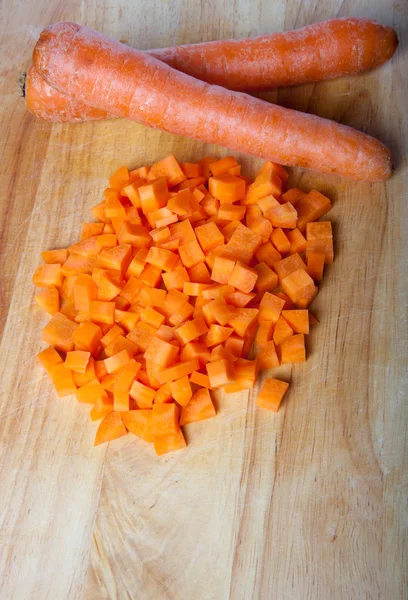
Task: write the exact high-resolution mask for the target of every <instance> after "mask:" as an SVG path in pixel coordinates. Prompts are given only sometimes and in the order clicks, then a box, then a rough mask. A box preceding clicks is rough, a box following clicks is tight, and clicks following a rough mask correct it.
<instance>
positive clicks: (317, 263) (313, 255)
mask: <svg viewBox="0 0 408 600" xmlns="http://www.w3.org/2000/svg"><path fill="white" fill-rule="evenodd" d="M325 262H326V252H316V251H315V250H309V252H308V254H307V272H308V274H309V275H310V277H311V278H312V279H314V280H315V281H317V282H319V281H321V280H322V279H323V272H324V263H325Z"/></svg>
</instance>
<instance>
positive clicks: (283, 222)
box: [265, 202, 298, 229]
mask: <svg viewBox="0 0 408 600" xmlns="http://www.w3.org/2000/svg"><path fill="white" fill-rule="evenodd" d="M265 216H266V217H267V218H268V219H269V220H270V222H271V223H272V225H273V227H284V228H286V229H294V228H295V227H296V223H297V217H298V214H297V211H296V208H295V207H294V206H293V204H291V203H290V202H285V204H278V206H274V207H273V208H270V209H269V210H268V212H267V213H266V214H265Z"/></svg>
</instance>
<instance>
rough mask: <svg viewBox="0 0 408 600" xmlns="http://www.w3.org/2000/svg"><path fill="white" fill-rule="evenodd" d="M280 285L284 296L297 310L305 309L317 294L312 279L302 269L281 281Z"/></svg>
mask: <svg viewBox="0 0 408 600" xmlns="http://www.w3.org/2000/svg"><path fill="white" fill-rule="evenodd" d="M293 256H295V255H293ZM281 285H282V289H283V291H284V292H285V294H287V295H288V296H289V298H290V299H291V300H292V301H293V302H294V303H295V304H296V306H297V307H298V308H307V307H308V306H309V304H310V303H311V302H312V300H313V299H314V297H315V296H316V294H317V287H316V286H315V284H314V282H313V279H312V278H311V277H310V275H308V274H307V273H306V271H305V270H304V269H299V270H298V271H295V272H294V273H291V274H290V275H288V276H287V277H285V278H284V279H282V283H281Z"/></svg>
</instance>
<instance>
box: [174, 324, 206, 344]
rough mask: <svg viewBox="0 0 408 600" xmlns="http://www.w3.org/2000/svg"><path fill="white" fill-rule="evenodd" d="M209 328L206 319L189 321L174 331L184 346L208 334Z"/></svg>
mask: <svg viewBox="0 0 408 600" xmlns="http://www.w3.org/2000/svg"><path fill="white" fill-rule="evenodd" d="M207 331H208V327H207V324H206V323H205V321H204V319H193V320H191V321H187V322H186V323H184V324H183V325H181V326H180V327H177V328H176V329H175V330H174V334H175V336H176V337H177V339H178V340H179V341H180V343H181V344H183V346H184V345H185V344H187V343H188V342H192V341H193V340H195V339H197V338H198V337H200V336H201V335H203V334H205V333H207Z"/></svg>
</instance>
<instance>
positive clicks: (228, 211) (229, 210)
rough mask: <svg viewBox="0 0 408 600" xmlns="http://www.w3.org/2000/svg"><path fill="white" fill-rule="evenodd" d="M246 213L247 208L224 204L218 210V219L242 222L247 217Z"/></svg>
mask: <svg viewBox="0 0 408 600" xmlns="http://www.w3.org/2000/svg"><path fill="white" fill-rule="evenodd" d="M245 211H246V206H241V205H236V204H230V203H227V202H224V203H221V206H220V208H219V210H218V218H219V219H222V220H224V221H241V220H242V219H243V218H244V216H245ZM271 231H272V230H271Z"/></svg>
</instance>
